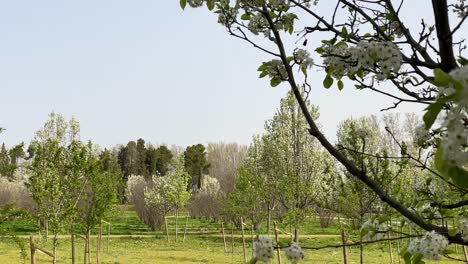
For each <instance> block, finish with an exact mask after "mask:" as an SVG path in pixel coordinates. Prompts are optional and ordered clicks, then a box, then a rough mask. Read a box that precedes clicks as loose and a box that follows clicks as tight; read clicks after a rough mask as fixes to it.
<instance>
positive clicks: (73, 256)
mask: <svg viewBox="0 0 468 264" xmlns="http://www.w3.org/2000/svg"><path fill="white" fill-rule="evenodd" d="M71 254H72V255H71V261H72V264H75V234H74V233H73V230H72V233H71Z"/></svg>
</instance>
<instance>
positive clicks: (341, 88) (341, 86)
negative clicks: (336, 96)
mask: <svg viewBox="0 0 468 264" xmlns="http://www.w3.org/2000/svg"><path fill="white" fill-rule="evenodd" d="M343 87H344V84H343V81H342V80H339V81H338V90H340V91H341V90H343Z"/></svg>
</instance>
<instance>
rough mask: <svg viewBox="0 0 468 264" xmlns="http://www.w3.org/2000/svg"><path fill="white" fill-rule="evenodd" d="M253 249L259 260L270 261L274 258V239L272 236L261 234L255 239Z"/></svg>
mask: <svg viewBox="0 0 468 264" xmlns="http://www.w3.org/2000/svg"><path fill="white" fill-rule="evenodd" d="M253 249H254V257H255V258H256V259H257V260H258V261H262V262H270V261H271V260H272V259H273V253H274V251H273V240H272V239H271V238H270V237H265V236H259V237H258V238H257V239H256V240H255V241H254V244H253Z"/></svg>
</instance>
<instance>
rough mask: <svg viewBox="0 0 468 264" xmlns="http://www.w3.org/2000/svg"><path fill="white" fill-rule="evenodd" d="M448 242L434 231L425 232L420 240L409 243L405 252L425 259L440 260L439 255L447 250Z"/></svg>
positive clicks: (416, 239)
mask: <svg viewBox="0 0 468 264" xmlns="http://www.w3.org/2000/svg"><path fill="white" fill-rule="evenodd" d="M448 244H449V242H448V240H447V238H445V237H444V236H443V235H441V234H438V233H436V232H435V231H431V232H427V233H426V234H425V235H424V236H423V237H421V238H415V239H413V240H412V241H411V243H410V244H409V246H408V249H407V251H408V252H409V253H411V254H417V253H420V254H422V255H423V256H424V258H426V259H433V260H437V259H440V256H439V255H440V254H441V253H442V252H443V251H444V250H445V249H447V247H448Z"/></svg>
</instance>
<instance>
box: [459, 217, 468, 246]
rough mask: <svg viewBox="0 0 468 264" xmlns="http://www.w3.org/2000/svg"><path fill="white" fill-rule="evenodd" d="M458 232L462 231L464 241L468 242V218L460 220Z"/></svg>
mask: <svg viewBox="0 0 468 264" xmlns="http://www.w3.org/2000/svg"><path fill="white" fill-rule="evenodd" d="M458 230H460V233H461V237H462V239H463V241H465V242H467V241H468V218H466V217H463V218H461V219H460V222H459V225H458Z"/></svg>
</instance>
